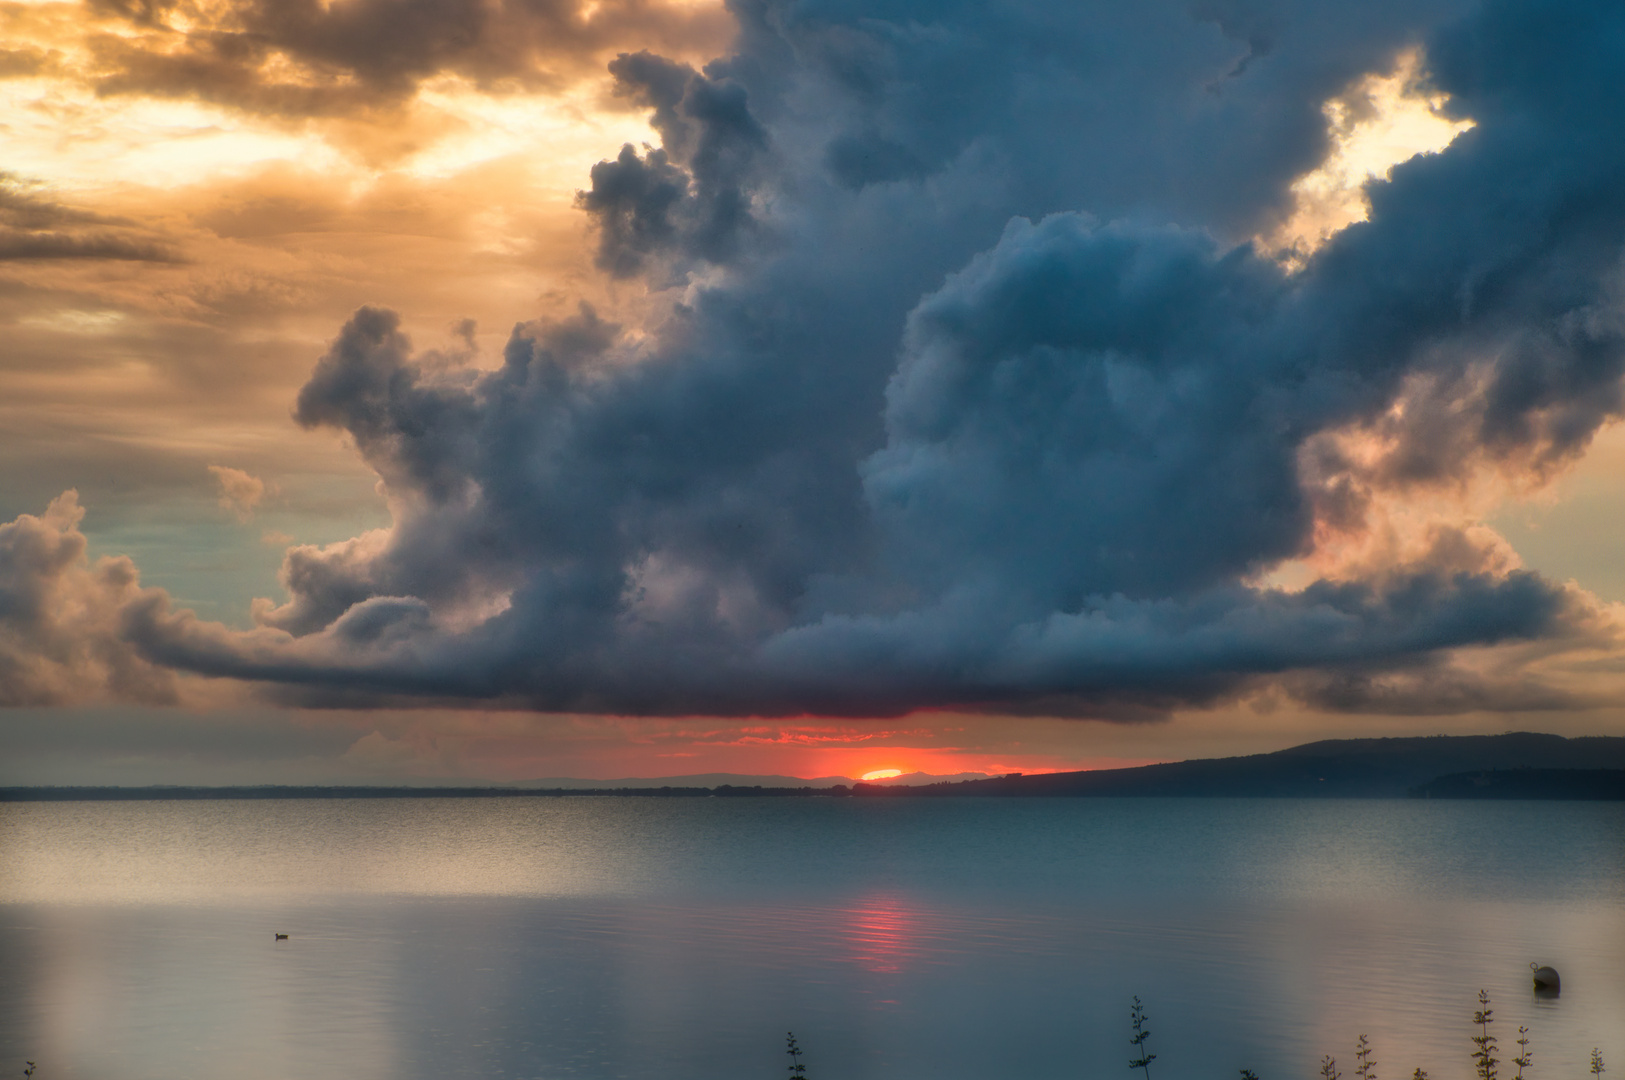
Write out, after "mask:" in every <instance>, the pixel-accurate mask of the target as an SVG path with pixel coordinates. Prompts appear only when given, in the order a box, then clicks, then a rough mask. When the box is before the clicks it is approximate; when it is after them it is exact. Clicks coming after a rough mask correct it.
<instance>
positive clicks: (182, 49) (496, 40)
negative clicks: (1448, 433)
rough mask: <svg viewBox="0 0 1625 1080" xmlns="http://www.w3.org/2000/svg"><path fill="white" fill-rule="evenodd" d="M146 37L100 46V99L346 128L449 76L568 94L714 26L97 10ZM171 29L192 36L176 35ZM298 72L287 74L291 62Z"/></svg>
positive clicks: (246, 8) (435, 9)
mask: <svg viewBox="0 0 1625 1080" xmlns="http://www.w3.org/2000/svg"><path fill="white" fill-rule="evenodd" d="M92 6H93V7H95V8H97V9H99V11H100V12H101V13H102V14H103V15H105V16H109V17H112V18H115V19H119V20H124V21H128V22H129V23H131V24H133V26H134V27H138V28H144V29H146V30H148V31H151V32H150V33H147V34H135V35H103V36H101V37H99V38H97V39H95V40H94V41H93V42H92V44H93V46H94V48H95V50H96V52H97V54H98V61H99V65H100V68H101V69H102V72H103V73H102V74H101V75H100V76H98V78H97V80H96V83H95V85H96V88H97V90H98V92H99V93H102V94H132V93H134V94H152V95H157V96H198V97H201V98H204V99H206V100H210V101H216V102H220V103H223V104H229V105H234V106H236V107H239V108H243V109H247V110H250V111H254V112H262V113H269V114H281V115H289V116H329V115H340V114H344V113H347V112H351V111H354V110H357V109H364V108H368V107H371V106H377V105H384V104H390V103H395V102H399V101H402V100H404V99H406V98H408V97H410V96H411V94H412V93H413V92H415V90H416V88H417V86H418V84H419V83H420V82H421V81H422V80H424V79H427V78H430V77H433V76H435V75H439V74H442V73H448V74H455V75H460V76H462V77H464V78H467V79H470V80H472V81H474V82H475V83H477V84H478V85H480V86H481V87H484V88H487V89H493V90H505V89H508V90H511V89H531V90H535V89H559V88H562V87H563V86H565V85H567V84H568V83H570V82H573V81H574V80H576V79H578V78H580V77H582V76H584V75H588V74H592V73H595V71H596V69H597V65H598V64H599V63H600V62H601V60H602V55H603V54H604V53H605V52H606V51H613V50H614V49H616V48H617V47H624V44H625V43H629V42H635V41H640V42H647V41H655V42H659V43H661V45H662V46H663V47H666V48H670V49H686V48H692V47H695V46H703V45H706V44H711V43H713V42H715V41H716V40H717V39H718V37H719V36H720V31H721V30H722V20H721V17H720V15H719V13H716V12H714V11H712V10H710V9H706V8H701V9H698V10H689V9H684V8H682V7H679V6H672V5H667V4H661V3H653V2H649V0H600V2H599V3H597V4H595V5H592V6H591V8H590V10H589V8H587V7H584V6H583V5H582V4H581V3H579V2H577V0H506V2H504V3H500V4H498V3H487V2H485V0H343V2H339V3H324V2H322V0H240V2H237V3H231V4H227V5H223V6H221V7H214V6H201V5H194V4H191V3H189V2H187V0H140V2H136V0H93V5H92ZM176 26H181V27H184V29H179V30H177V29H175V27H176ZM290 61H291V63H292V64H293V65H295V66H296V68H297V70H295V71H291V72H290V70H289V63H288V62H290Z"/></svg>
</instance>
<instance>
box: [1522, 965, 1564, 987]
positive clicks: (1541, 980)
mask: <svg viewBox="0 0 1625 1080" xmlns="http://www.w3.org/2000/svg"><path fill="white" fill-rule="evenodd" d="M1529 970H1530V971H1533V972H1534V973H1535V989H1536V990H1544V991H1546V992H1547V993H1549V994H1556V993H1559V992H1561V991H1562V989H1563V980H1562V979H1560V978H1558V975H1557V969H1556V968H1554V967H1543V966H1542V965H1541V964H1539V963H1536V962H1534V961H1531V962H1530V964H1529Z"/></svg>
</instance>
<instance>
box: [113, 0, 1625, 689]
mask: <svg viewBox="0 0 1625 1080" xmlns="http://www.w3.org/2000/svg"><path fill="white" fill-rule="evenodd" d="M333 10H335V11H336V10H338V7H337V6H335V7H334V9H333ZM734 12H735V14H736V16H737V17H738V19H739V22H740V37H739V45H738V50H737V52H736V53H735V54H734V55H731V56H729V57H727V58H725V59H722V60H718V61H715V62H713V63H711V64H709V65H706V66H705V68H704V69H703V70H696V69H694V68H692V67H690V66H688V65H685V64H682V63H678V62H675V61H671V60H666V59H662V58H661V57H658V56H655V55H653V54H650V53H635V54H627V55H625V56H623V57H621V58H620V59H619V60H618V61H616V63H615V65H614V67H613V70H614V74H615V75H616V78H617V80H618V85H619V86H620V88H621V92H622V93H623V94H625V95H626V96H628V97H629V98H631V99H633V100H635V101H637V102H639V103H641V104H642V106H643V107H645V108H647V109H649V110H650V112H651V116H652V122H653V124H654V126H655V129H656V130H657V131H658V132H659V133H660V134H661V138H662V145H661V146H660V147H657V148H648V149H646V150H644V151H642V152H640V151H638V150H636V149H634V148H631V147H628V148H625V149H623V150H622V151H621V153H620V154H619V156H617V157H616V158H615V159H613V160H610V161H605V162H604V163H602V164H601V165H599V166H598V167H597V168H596V169H594V170H593V173H592V176H591V183H592V186H591V188H590V190H587V191H584V192H583V193H582V195H581V196H580V206H581V207H582V208H583V209H584V210H585V211H586V212H587V213H588V214H589V215H590V216H591V218H592V220H593V221H594V222H595V223H596V225H597V227H598V229H599V236H600V240H601V247H600V265H601V267H602V268H603V269H604V270H605V271H607V272H608V273H609V274H611V275H614V276H617V277H621V278H624V279H631V280H637V281H641V282H642V283H643V284H644V285H645V286H646V287H647V288H648V289H649V290H651V293H652V294H653V295H656V296H657V297H658V298H659V300H660V303H659V304H658V305H657V306H658V307H659V308H660V309H661V310H659V311H657V312H656V314H654V315H653V316H651V317H649V318H648V319H647V320H645V321H643V322H641V323H639V324H638V325H628V324H622V323H617V322H613V321H610V320H607V319H605V318H603V317H601V316H600V315H599V314H598V313H597V312H596V311H595V310H594V309H593V308H591V307H589V306H585V305H584V306H583V307H582V308H581V309H580V311H579V313H578V314H577V315H576V316H574V317H572V318H569V319H565V320H555V321H542V322H534V323H525V324H521V325H520V326H518V327H517V328H516V329H515V331H514V333H513V335H512V336H511V338H510V339H509V341H508V344H507V347H506V351H505V353H504V356H503V361H502V364H501V365H500V366H499V367H498V368H496V369H495V370H479V369H476V368H473V367H460V366H457V365H448V364H447V363H445V362H444V358H442V357H427V358H426V357H425V356H422V355H419V354H417V353H415V352H414V351H413V348H412V345H411V343H410V341H409V340H408V339H407V337H406V335H405V334H404V333H403V332H402V330H401V322H400V319H399V317H398V316H397V315H396V314H394V313H393V312H390V311H388V310H385V309H382V308H376V307H371V308H365V309H362V310H361V311H359V312H357V313H356V314H355V315H354V317H352V318H351V319H350V321H349V322H348V323H347V324H346V325H345V326H344V327H343V328H342V330H341V331H340V332H339V335H338V337H337V338H336V339H335V340H334V341H333V343H332V345H331V346H330V347H329V349H328V351H327V352H326V353H325V355H323V356H322V357H321V358H320V360H319V361H318V362H317V365H316V368H315V371H314V373H313V375H312V377H311V379H310V381H309V382H308V383H307V384H306V386H305V387H304V389H303V390H302V391H301V393H300V395H299V399H298V402H297V405H296V412H295V415H296V418H297V420H298V421H299V422H300V423H301V424H303V425H305V426H307V427H326V428H333V429H337V430H340V431H342V432H344V433H346V434H347V435H348V436H349V437H350V439H351V440H352V441H353V442H354V445H355V446H356V448H357V450H358V451H359V452H360V454H361V455H362V456H363V458H364V459H365V460H366V462H367V463H368V464H369V465H370V466H371V467H372V468H373V469H374V470H375V471H376V472H377V474H378V476H379V477H380V479H381V481H382V484H383V486H384V490H385V491H386V492H387V495H388V498H389V500H390V506H391V510H392V513H393V515H394V525H393V527H392V528H390V529H388V530H380V531H378V532H374V533H369V534H365V535H363V536H360V537H357V538H355V539H354V540H350V541H346V542H342V543H338V544H333V545H328V546H326V547H299V548H294V549H292V550H291V551H290V552H289V553H288V555H287V558H286V561H285V563H284V567H283V583H284V585H285V586H286V588H287V590H288V593H289V596H288V599H287V600H286V602H284V603H281V604H275V603H271V602H261V603H260V604H259V605H258V606H257V608H256V617H257V620H258V622H259V624H260V625H259V627H258V628H257V629H255V630H253V631H251V632H247V633H239V632H234V631H230V630H228V629H226V628H225V627H222V626H220V625H218V624H212V623H207V622H204V621H201V620H199V619H198V618H196V617H195V616H193V615H192V614H191V613H189V612H184V611H180V612H177V611H175V610H173V609H172V608H171V606H170V605H169V604H168V603H167V601H166V599H165V598H164V597H162V596H160V595H157V594H150V595H146V596H144V597H142V598H140V599H139V600H137V601H134V602H132V603H131V604H129V605H128V606H127V608H126V615H125V623H124V625H125V627H126V629H127V632H128V634H129V639H130V640H131V641H132V642H134V643H135V644H136V646H137V647H138V648H139V649H140V650H141V652H142V655H143V656H145V657H147V658H148V659H149V660H151V661H152V662H154V663H158V664H161V665H166V666H173V667H177V668H182V669H186V670H190V671H195V672H200V673H203V674H208V675H214V676H221V677H230V678H237V679H248V680H255V681H259V682H261V683H264V684H267V685H269V686H272V687H275V688H276V690H275V692H276V693H278V694H281V695H283V696H286V697H289V698H290V699H292V700H300V701H306V702H319V703H365V702H368V701H380V700H398V699H402V698H410V699H417V700H477V701H484V702H494V703H499V704H511V705H522V706H526V707H531V708H538V709H544V710H561V711H562V710H574V711H580V712H601V711H612V712H620V713H649V714H677V715H680V714H699V713H709V714H732V715H800V714H806V713H820V714H827V715H880V714H898V713H906V712H909V711H912V710H917V709H923V708H944V709H948V708H951V709H958V710H965V711H991V712H1006V713H1042V714H1051V715H1073V716H1097V717H1109V718H1122V719H1138V718H1144V717H1148V716H1155V715H1160V714H1162V713H1165V712H1166V711H1168V710H1170V709H1175V708H1179V707H1182V706H1189V705H1207V704H1213V703H1217V702H1222V701H1225V700H1227V699H1231V698H1234V697H1236V696H1237V695H1241V694H1245V693H1249V692H1252V691H1254V690H1256V689H1258V688H1259V687H1261V686H1263V685H1266V684H1273V685H1276V686H1279V687H1280V688H1281V689H1283V690H1284V691H1285V692H1288V693H1293V694H1296V695H1298V696H1299V697H1301V698H1302V699H1304V700H1306V701H1310V702H1312V703H1314V704H1316V705H1318V706H1321V707H1326V708H1348V709H1355V708H1368V707H1369V708H1373V709H1390V710H1402V709H1404V708H1407V707H1409V708H1414V709H1415V710H1416V711H1419V712H1427V711H1450V710H1453V709H1466V708H1482V707H1484V703H1485V702H1488V701H1496V700H1499V701H1504V702H1514V703H1516V702H1521V703H1523V706H1524V707H1536V706H1537V705H1538V706H1539V707H1566V706H1573V705H1577V704H1581V703H1583V702H1582V698H1581V697H1579V696H1576V695H1574V694H1570V693H1567V692H1565V691H1562V690H1560V689H1555V688H1553V687H1550V686H1546V685H1544V684H1542V683H1541V682H1540V681H1539V679H1538V678H1536V677H1535V676H1533V675H1531V674H1530V673H1529V671H1528V669H1527V664H1528V663H1532V662H1533V660H1532V659H1531V656H1532V655H1533V654H1530V655H1529V656H1524V657H1523V659H1522V660H1518V659H1517V656H1519V655H1522V654H1519V653H1518V650H1519V649H1523V648H1529V649H1534V648H1535V647H1536V646H1540V647H1552V648H1558V647H1564V648H1566V647H1575V648H1579V647H1587V648H1589V647H1596V646H1598V645H1599V643H1606V642H1608V641H1611V640H1612V634H1613V631H1612V630H1611V629H1610V624H1609V623H1608V620H1607V619H1606V618H1604V617H1603V615H1602V614H1601V613H1600V612H1599V610H1598V609H1597V607H1596V605H1595V604H1594V602H1592V601H1591V600H1589V599H1588V598H1587V597H1586V596H1584V594H1582V593H1579V592H1578V591H1577V590H1574V589H1570V588H1566V587H1562V586H1558V585H1556V584H1554V583H1552V582H1549V581H1546V580H1544V579H1542V578H1541V577H1539V576H1538V575H1536V574H1534V573H1531V572H1528V571H1525V570H1522V569H1520V568H1518V566H1517V565H1516V561H1515V559H1512V558H1510V557H1509V556H1508V554H1507V552H1506V550H1505V548H1504V545H1499V546H1498V545H1496V544H1494V543H1490V542H1480V540H1481V539H1482V538H1478V539H1475V537H1474V535H1472V534H1470V533H1469V532H1467V531H1464V530H1463V529H1461V528H1457V527H1454V526H1450V525H1449V524H1448V523H1440V522H1433V523H1432V526H1433V527H1432V529H1431V531H1430V532H1428V533H1427V534H1426V536H1427V542H1426V543H1421V544H1416V545H1411V546H1409V547H1399V546H1396V547H1393V548H1391V549H1388V554H1387V555H1386V556H1385V557H1383V558H1371V559H1366V560H1364V561H1359V560H1348V561H1345V562H1344V563H1343V564H1341V568H1340V570H1339V571H1338V572H1337V573H1331V572H1329V571H1328V572H1326V573H1324V574H1323V575H1322V576H1320V577H1319V578H1318V579H1316V580H1311V581H1309V582H1307V583H1306V584H1305V585H1304V586H1303V587H1301V588H1294V589H1287V588H1282V587H1272V586H1270V585H1267V584H1264V582H1266V581H1267V580H1268V575H1269V573H1270V572H1271V571H1272V570H1274V569H1276V568H1278V567H1280V566H1282V565H1283V564H1286V563H1288V562H1291V561H1293V560H1304V559H1309V558H1311V557H1313V556H1316V555H1324V554H1327V553H1328V551H1329V550H1330V549H1332V548H1335V547H1336V546H1337V545H1340V544H1352V543H1355V542H1356V541H1358V540H1359V539H1360V538H1361V537H1363V536H1365V535H1366V534H1368V533H1369V532H1370V531H1371V530H1372V529H1373V528H1374V525H1373V520H1374V518H1373V514H1374V513H1375V512H1376V508H1380V506H1382V505H1383V504H1384V503H1385V502H1386V501H1389V500H1394V499H1400V498H1407V497H1411V496H1414V495H1415V494H1416V493H1418V492H1426V493H1437V494H1440V496H1441V497H1445V496H1448V495H1449V494H1450V492H1451V491H1452V490H1454V489H1456V488H1459V487H1460V486H1461V485H1463V484H1464V483H1466V482H1467V481H1468V480H1469V479H1470V478H1471V477H1473V476H1475V475H1478V474H1480V473H1482V472H1484V471H1492V472H1495V471H1498V472H1502V473H1506V474H1510V475H1519V476H1529V477H1537V478H1538V477H1540V476H1543V475H1547V474H1549V473H1550V472H1552V471H1554V470H1557V469H1560V468H1562V467H1563V466H1564V465H1565V464H1566V463H1568V462H1570V461H1572V460H1573V459H1574V458H1575V457H1576V456H1577V455H1579V454H1580V453H1582V452H1583V451H1584V449H1585V447H1586V445H1587V443H1588V441H1589V439H1590V438H1591V436H1592V435H1593V433H1594V432H1596V431H1597V430H1598V428H1599V426H1601V425H1602V424H1604V423H1607V422H1608V421H1610V420H1612V419H1615V418H1617V417H1618V416H1619V415H1620V413H1621V411H1622V405H1625V402H1622V398H1621V377H1622V374H1625V325H1622V324H1621V321H1620V316H1619V311H1620V296H1619V283H1620V280H1621V278H1620V266H1621V254H1622V252H1625V198H1622V197H1621V196H1625V139H1621V138H1620V137H1619V136H1620V135H1621V134H1622V133H1621V132H1620V131H1619V130H1618V129H1619V127H1620V123H1621V117H1625V107H1622V106H1625V99H1622V93H1625V91H1622V89H1621V85H1620V83H1619V80H1618V79H1617V76H1616V72H1617V70H1618V66H1619V63H1620V62H1621V61H1622V60H1625V55H1622V54H1621V52H1620V46H1619V44H1618V43H1619V42H1620V41H1625V14H1622V13H1621V12H1620V11H1618V10H1617V9H1616V8H1615V7H1614V6H1611V5H1607V4H1600V3H1591V2H1584V0H1570V2H1567V3H1563V4H1557V5H1541V6H1539V7H1538V8H1532V7H1528V6H1522V5H1516V4H1511V3H1502V2H1498V0H1497V2H1490V3H1487V4H1484V5H1482V6H1481V7H1478V8H1475V9H1473V10H1471V11H1465V10H1464V5H1459V4H1449V3H1438V4H1417V3H1405V4H1398V3H1395V4H1381V3H1379V4H1375V5H1367V6H1363V7H1361V8H1359V9H1358V10H1353V9H1347V8H1346V6H1339V5H1323V4H1314V3H1303V4H1283V5H1274V6H1270V8H1269V11H1268V12H1267V13H1260V11H1255V10H1254V5H1247V4H1218V3H1216V4H1203V5H1198V6H1197V7H1196V8H1195V9H1190V8H1188V7H1186V6H1183V5H1175V4H1166V5H1158V4H1147V5H1132V6H1130V7H1129V8H1126V9H1125V8H1122V7H1121V6H1115V7H1113V6H1107V7H1103V8H1102V9H1100V10H1094V11H1089V12H1083V13H1080V12H1079V11H1078V9H1076V8H1075V7H1074V6H1071V5H1062V6H1056V7H1054V8H1048V7H1044V6H1043V5H1038V6H1033V5H1026V6H1023V7H1021V8H1020V9H1019V10H1016V9H1007V8H1004V7H999V6H996V5H995V6H988V5H972V6H967V7H964V8H959V7H952V6H950V7H946V8H940V9H933V11H932V12H930V13H922V12H921V11H918V10H916V9H914V8H912V7H909V6H908V5H897V6H896V7H895V9H886V8H882V9H876V10H866V11H865V13H864V14H863V16H862V17H861V18H859V17H857V16H856V15H854V14H852V13H850V12H848V11H847V10H846V9H845V8H842V7H840V6H838V5H833V4H830V5H825V4H820V3H810V4H809V3H798V4H794V5H790V4H780V3H774V2H770V0H760V2H750V3H747V2H741V3H739V4H737V5H736V6H735V7H734ZM1418 42H1420V43H1421V44H1420V48H1421V50H1422V52H1421V55H1422V56H1423V58H1424V62H1425V64H1426V65H1427V68H1428V70H1429V71H1430V72H1431V79H1432V86H1431V87H1430V92H1434V93H1438V94H1441V95H1445V96H1446V97H1447V99H1448V101H1449V105H1448V108H1449V109H1450V110H1451V111H1452V114H1453V115H1454V116H1457V117H1470V118H1471V119H1472V120H1473V121H1474V122H1475V123H1476V127H1474V128H1473V130H1471V131H1469V132H1467V133H1465V134H1463V135H1461V136H1460V137H1459V138H1458V139H1457V140H1456V141H1455V142H1454V143H1453V144H1452V145H1451V146H1450V147H1449V148H1448V149H1446V150H1444V151H1443V152H1441V153H1438V154H1436V155H1425V156H1422V157H1418V158H1416V159H1413V160H1412V161H1410V162H1408V163H1406V164H1404V165H1401V166H1399V167H1397V168H1396V169H1394V170H1393V172H1392V174H1391V178H1390V179H1389V180H1387V181H1374V182H1372V183H1371V184H1369V185H1368V186H1367V189H1366V194H1367V196H1368V200H1369V204H1370V210H1369V217H1368V220H1366V221H1364V222H1361V223H1358V224H1355V225H1352V226H1350V227H1349V228H1347V229H1345V230H1343V231H1342V232H1340V233H1338V234H1337V235H1335V236H1334V237H1332V238H1330V239H1329V240H1328V242H1327V243H1326V244H1325V245H1324V246H1323V247H1322V248H1320V249H1319V250H1318V251H1317V252H1316V253H1314V255H1313V256H1312V257H1310V258H1308V259H1307V261H1306V262H1304V263H1303V265H1302V267H1301V268H1300V269H1295V270H1289V269H1288V268H1286V267H1283V266H1282V265H1279V264H1277V263H1276V262H1274V261H1272V260H1271V259H1269V258H1267V257H1265V256H1264V255H1262V254H1260V253H1259V252H1257V251H1255V250H1254V248H1253V247H1252V245H1251V244H1250V243H1248V242H1246V240H1245V239H1244V238H1245V237H1248V236H1252V235H1257V234H1260V233H1261V232H1262V231H1265V230H1266V227H1267V226H1268V225H1269V224H1270V223H1271V222H1272V221H1278V220H1280V219H1281V218H1282V217H1283V216H1284V215H1286V214H1288V213H1290V212H1291V207H1292V203H1293V198H1292V191H1291V185H1292V182H1293V180H1294V179H1295V178H1296V177H1297V176H1300V175H1302V174H1304V173H1305V172H1308V171H1309V170H1310V169H1312V168H1314V167H1315V165H1316V164H1317V163H1318V160H1319V158H1320V157H1322V156H1324V155H1325V153H1326V152H1327V151H1328V149H1329V144H1328V141H1327V136H1326V121H1325V118H1324V117H1323V116H1322V115H1321V114H1320V112H1319V107H1318V103H1319V102H1322V101H1325V100H1327V99H1329V98H1332V97H1334V96H1336V95H1338V94H1340V93H1344V92H1345V91H1347V90H1348V88H1349V87H1350V86H1351V85H1355V84H1357V82H1358V80H1360V79H1362V78H1364V77H1365V76H1366V75H1368V74H1369V73H1371V72H1374V71H1387V70H1390V69H1391V67H1392V66H1393V64H1394V62H1395V58H1396V57H1397V56H1399V55H1400V54H1401V53H1402V52H1403V51H1404V50H1407V49H1412V48H1416V47H1418V44H1417V43H1418ZM1490 654H1495V655H1497V656H1501V657H1503V658H1507V659H1506V662H1505V663H1504V664H1503V665H1501V666H1499V667H1495V668H1494V669H1493V670H1491V669H1489V668H1487V667H1485V666H1484V665H1482V664H1480V665H1477V666H1475V665H1474V664H1472V663H1468V662H1464V661H1463V660H1462V659H1461V658H1462V657H1463V656H1472V655H1482V656H1487V655H1490ZM1520 664H1522V665H1524V666H1522V667H1520ZM1430 679H1431V680H1432V686H1433V687H1434V689H1435V690H1436V691H1437V692H1434V693H1432V694H1431V696H1428V695H1427V693H1426V691H1427V690H1428V687H1429V685H1430ZM1424 699H1425V700H1424ZM1406 702H1409V703H1410V704H1409V705H1407V704H1406Z"/></svg>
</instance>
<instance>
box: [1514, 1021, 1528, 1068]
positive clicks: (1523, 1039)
mask: <svg viewBox="0 0 1625 1080" xmlns="http://www.w3.org/2000/svg"><path fill="white" fill-rule="evenodd" d="M1532 1060H1533V1055H1531V1054H1530V1053H1529V1029H1528V1028H1526V1027H1524V1026H1523V1025H1522V1024H1519V1025H1518V1056H1517V1057H1515V1058H1513V1059H1512V1064H1514V1065H1516V1066H1517V1067H1518V1072H1517V1075H1516V1077H1514V1080H1523V1071H1524V1070H1525V1069H1527V1068H1528V1067H1529V1062H1530V1061H1532Z"/></svg>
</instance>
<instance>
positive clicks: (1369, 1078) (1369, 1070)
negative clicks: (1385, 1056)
mask: <svg viewBox="0 0 1625 1080" xmlns="http://www.w3.org/2000/svg"><path fill="white" fill-rule="evenodd" d="M1354 1060H1355V1061H1357V1062H1359V1064H1358V1065H1356V1066H1354V1075H1355V1076H1358V1077H1359V1078H1360V1080H1377V1063H1376V1062H1375V1061H1372V1060H1371V1042H1370V1040H1369V1039H1367V1038H1366V1037H1365V1036H1364V1035H1361V1036H1360V1042H1359V1044H1358V1046H1357V1047H1356V1049H1355V1051H1354Z"/></svg>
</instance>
